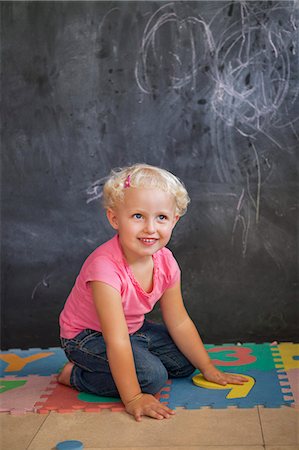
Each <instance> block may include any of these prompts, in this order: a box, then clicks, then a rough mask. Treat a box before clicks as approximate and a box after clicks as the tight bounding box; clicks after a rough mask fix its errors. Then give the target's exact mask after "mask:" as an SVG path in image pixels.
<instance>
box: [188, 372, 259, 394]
mask: <svg viewBox="0 0 299 450" xmlns="http://www.w3.org/2000/svg"><path fill="white" fill-rule="evenodd" d="M232 375H233V374H232ZM234 375H241V376H243V377H245V378H247V380H248V381H247V382H246V383H244V384H226V385H225V386H222V385H221V384H217V383H213V382H212V381H207V380H206V379H205V378H204V377H203V375H202V374H201V373H200V374H198V375H195V376H194V377H193V378H192V381H193V383H194V384H195V385H196V386H199V387H202V388H205V389H221V390H224V389H226V390H227V389H229V390H230V392H229V393H228V394H227V396H226V398H244V397H247V395H248V394H249V392H250V391H251V389H252V388H253V386H254V385H255V379H254V378H252V377H250V376H249V375H244V374H234Z"/></svg>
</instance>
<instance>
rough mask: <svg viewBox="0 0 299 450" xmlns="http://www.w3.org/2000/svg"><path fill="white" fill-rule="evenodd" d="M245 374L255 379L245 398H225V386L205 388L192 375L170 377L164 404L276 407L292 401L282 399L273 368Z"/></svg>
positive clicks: (227, 391) (194, 407)
mask: <svg viewBox="0 0 299 450" xmlns="http://www.w3.org/2000/svg"><path fill="white" fill-rule="evenodd" d="M246 375H249V376H251V377H253V378H254V379H255V385H254V386H253V388H252V389H251V391H250V392H249V393H248V395H247V397H245V398H236V399H227V398H226V396H227V394H228V393H229V389H221V390H220V389H206V388H202V387H198V386H195V385H194V384H193V383H192V376H191V377H188V378H180V379H173V380H172V384H171V385H170V392H169V398H168V399H167V404H168V406H169V408H172V409H175V408H177V407H183V408H186V409H200V408H202V407H205V406H210V407H212V408H216V409H222V408H228V407H230V406H236V407H238V408H254V407H255V406H259V405H263V406H265V407H267V408H279V407H280V406H283V405H287V406H290V405H291V404H292V400H290V401H286V400H285V399H284V395H283V394H282V392H281V386H280V383H279V380H278V377H277V373H276V371H275V370H273V371H269V372H265V371H258V370H250V371H249V370H248V371H247V373H246Z"/></svg>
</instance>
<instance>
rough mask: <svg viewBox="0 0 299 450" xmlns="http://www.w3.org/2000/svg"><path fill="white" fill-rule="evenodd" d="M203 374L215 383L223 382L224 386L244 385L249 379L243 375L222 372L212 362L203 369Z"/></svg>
mask: <svg viewBox="0 0 299 450" xmlns="http://www.w3.org/2000/svg"><path fill="white" fill-rule="evenodd" d="M202 374H203V376H204V377H205V379H206V380H207V381H212V382H213V383H217V384H221V385H222V386H225V385H226V384H240V385H242V384H244V383H246V382H247V381H248V378H245V377H243V376H242V375H234V374H232V373H225V372H221V371H220V370H218V369H217V368H216V367H215V366H214V365H213V364H212V363H211V365H209V366H208V367H207V368H205V369H204V370H202Z"/></svg>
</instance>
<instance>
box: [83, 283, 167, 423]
mask: <svg viewBox="0 0 299 450" xmlns="http://www.w3.org/2000/svg"><path fill="white" fill-rule="evenodd" d="M91 288H92V293H93V299H94V303H95V307H96V310H97V314H98V317H99V320H100V323H101V328H102V334H103V337H104V340H105V344H106V351H107V357H108V361H109V366H110V370H111V373H112V376H113V379H114V382H115V384H116V386H117V389H118V392H119V395H120V397H121V399H122V401H123V403H124V405H125V407H126V410H127V412H129V413H130V414H132V415H133V416H134V417H135V419H136V420H137V421H140V420H141V416H142V415H146V416H150V417H153V418H156V419H163V418H168V417H169V416H170V414H172V411H171V410H170V409H169V408H168V407H166V406H164V405H163V404H162V403H160V402H159V401H158V400H157V399H156V398H155V397H154V396H153V395H148V394H143V393H142V392H141V389H140V385H139V382H138V379H137V375H136V369H135V364H134V358H133V352H132V346H131V342H130V337H129V333H128V327H127V323H126V320H125V316H124V312H123V307H122V301H121V296H120V294H119V292H118V291H117V290H116V289H114V288H113V287H111V286H109V285H107V284H105V283H102V282H100V281H92V282H91Z"/></svg>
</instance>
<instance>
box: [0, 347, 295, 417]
mask: <svg viewBox="0 0 299 450" xmlns="http://www.w3.org/2000/svg"><path fill="white" fill-rule="evenodd" d="M206 348H207V350H208V352H209V354H210V357H211V358H212V360H213V361H214V363H215V364H216V365H217V367H218V368H219V369H221V370H224V371H227V372H232V373H241V374H244V375H249V376H252V377H253V378H254V379H255V381H256V382H255V385H254V386H253V388H252V389H251V391H250V392H248V394H247V395H246V396H245V397H244V396H243V397H240V396H239V398H226V397H227V394H228V392H230V391H229V390H228V389H221V390H219V389H217V390H216V389H207V388H203V387H198V386H195V385H194V384H193V383H192V379H191V378H192V377H189V378H185V379H174V380H172V381H169V384H168V385H167V386H166V387H165V388H164V389H163V390H162V391H161V393H160V395H159V396H158V398H159V399H160V401H162V402H165V403H168V404H169V406H170V407H171V408H176V407H183V408H187V409H198V408H204V407H213V408H227V407H230V406H231V407H239V408H251V407H254V406H257V405H263V406H265V407H268V408H275V407H280V406H283V405H289V406H294V405H295V407H296V405H298V397H299V395H298V378H299V368H298V364H299V356H298V353H299V344H292V343H286V344H279V345H270V344H253V343H246V344H243V345H232V344H223V345H218V346H215V345H206ZM66 362H67V359H66V357H65V355H64V352H63V350H62V349H60V348H49V349H38V348H37V349H29V350H19V349H11V350H10V351H7V352H2V353H1V354H0V373H1V374H2V384H1V385H0V394H1V396H0V402H1V403H0V406H1V408H0V411H11V412H12V413H20V412H26V411H35V410H36V411H38V412H40V413H48V412H49V411H52V410H55V411H57V412H61V413H62V412H72V411H75V410H82V411H97V412H100V411H101V410H102V409H107V408H108V409H110V410H113V411H119V410H123V409H124V407H123V405H122V403H121V402H120V399H111V398H105V397H97V396H93V395H88V394H84V393H78V392H77V391H76V390H74V389H72V388H69V387H66V386H61V385H59V384H57V381H56V380H57V373H58V372H59V371H60V369H61V368H62V367H63V366H64V364H65V363H66ZM3 377H4V378H3Z"/></svg>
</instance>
